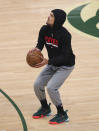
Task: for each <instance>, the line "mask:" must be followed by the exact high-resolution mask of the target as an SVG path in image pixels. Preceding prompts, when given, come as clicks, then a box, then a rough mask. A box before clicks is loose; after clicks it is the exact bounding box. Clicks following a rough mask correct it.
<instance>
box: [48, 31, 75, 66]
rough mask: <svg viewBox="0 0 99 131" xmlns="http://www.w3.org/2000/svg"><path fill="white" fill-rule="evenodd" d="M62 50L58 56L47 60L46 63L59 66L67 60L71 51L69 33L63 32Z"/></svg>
mask: <svg viewBox="0 0 99 131" xmlns="http://www.w3.org/2000/svg"><path fill="white" fill-rule="evenodd" d="M61 44H62V52H61V54H60V55H59V56H57V57H55V58H52V59H50V60H49V61H48V64H53V65H55V66H61V65H62V64H64V63H67V62H68V58H69V56H70V53H71V50H72V48H71V34H69V33H67V34H65V35H64V36H63V37H62V39H61Z"/></svg>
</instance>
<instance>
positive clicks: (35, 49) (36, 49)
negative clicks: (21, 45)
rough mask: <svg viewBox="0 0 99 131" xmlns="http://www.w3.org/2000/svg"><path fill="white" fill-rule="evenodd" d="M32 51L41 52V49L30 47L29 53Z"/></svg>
mask: <svg viewBox="0 0 99 131" xmlns="http://www.w3.org/2000/svg"><path fill="white" fill-rule="evenodd" d="M33 51H40V52H41V50H40V49H39V48H36V47H35V48H33V49H31V50H29V53H32V52H33Z"/></svg>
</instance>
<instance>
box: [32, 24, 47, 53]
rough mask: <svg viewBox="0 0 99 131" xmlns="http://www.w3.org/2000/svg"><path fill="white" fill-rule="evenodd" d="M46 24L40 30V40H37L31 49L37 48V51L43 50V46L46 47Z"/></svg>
mask: <svg viewBox="0 0 99 131" xmlns="http://www.w3.org/2000/svg"><path fill="white" fill-rule="evenodd" d="M44 43H45V40H44V25H43V26H42V27H41V29H40V31H39V35H38V40H37V44H36V46H35V48H33V49H32V50H30V52H31V51H34V50H37V51H42V50H43V47H44Z"/></svg>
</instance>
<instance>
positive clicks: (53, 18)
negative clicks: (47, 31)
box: [46, 12, 55, 26]
mask: <svg viewBox="0 0 99 131" xmlns="http://www.w3.org/2000/svg"><path fill="white" fill-rule="evenodd" d="M54 21H55V17H54V14H53V12H51V13H50V15H49V16H48V19H47V22H46V24H49V25H51V26H53V24H54Z"/></svg>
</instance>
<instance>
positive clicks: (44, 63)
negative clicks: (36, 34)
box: [33, 58, 48, 68]
mask: <svg viewBox="0 0 99 131" xmlns="http://www.w3.org/2000/svg"><path fill="white" fill-rule="evenodd" d="M46 64H48V60H47V59H46V58H43V61H42V62H41V63H39V64H36V65H34V66H33V67H35V68H39V67H42V66H44V65H46Z"/></svg>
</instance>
